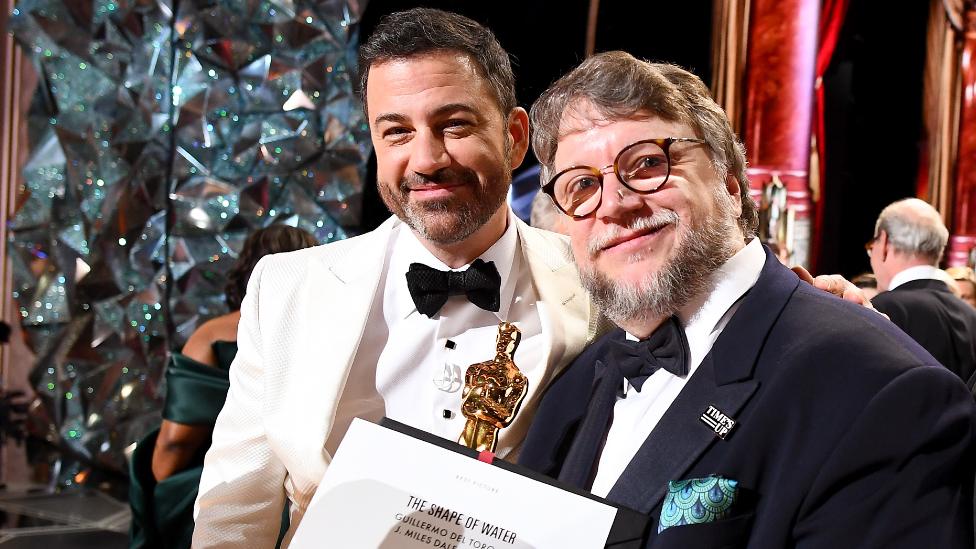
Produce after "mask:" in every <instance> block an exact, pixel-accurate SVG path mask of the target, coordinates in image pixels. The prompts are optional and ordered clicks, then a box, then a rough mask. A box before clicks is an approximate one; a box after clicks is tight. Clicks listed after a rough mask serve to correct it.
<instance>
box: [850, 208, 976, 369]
mask: <svg viewBox="0 0 976 549" xmlns="http://www.w3.org/2000/svg"><path fill="white" fill-rule="evenodd" d="M948 240H949V230H948V229H947V228H946V226H945V224H944V223H943V222H942V216H941V215H939V212H937V211H936V210H935V208H933V207H932V206H930V205H929V204H928V203H927V202H924V201H922V200H919V199H917V198H908V199H905V200H899V201H898V202H895V203H893V204H891V205H889V206H888V207H887V208H885V209H884V210H882V211H881V215H880V216H878V221H877V223H876V224H875V228H874V238H872V239H871V241H870V242H869V243H868V256H869V257H870V258H871V269H872V270H874V274H875V276H876V277H877V278H878V289H879V290H880V291H881V293H879V294H878V295H877V296H875V298H874V300H873V302H874V306H875V307H876V308H877V309H878V310H879V311H881V312H883V313H885V314H886V315H888V317H889V318H891V321H892V322H894V323H895V324H897V325H898V327H899V328H901V329H902V330H905V333H906V334H908V335H910V336H912V339H914V340H915V341H917V342H918V344H919V345H921V346H922V347H924V348H925V350H926V351H928V352H930V353H932V356H934V357H935V358H936V359H937V360H938V361H939V362H941V363H942V365H943V366H945V367H946V368H948V369H950V370H952V371H953V372H955V373H956V375H958V376H959V377H960V378H962V379H963V380H964V381H969V385H970V387H972V381H970V379H971V378H972V377H973V373H974V372H976V309H974V308H972V307H971V306H969V304H968V303H966V302H964V301H963V300H961V299H959V298H958V297H956V296H955V295H953V294H952V291H951V290H950V289H949V284H951V281H950V280H948V277H947V275H946V274H945V273H944V272H943V271H942V270H941V269H939V268H938V267H937V265H938V264H939V260H940V259H942V251H943V250H944V249H945V246H946V243H947V242H948ZM886 290H887V291H886Z"/></svg>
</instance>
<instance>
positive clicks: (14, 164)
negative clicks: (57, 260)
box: [0, 0, 37, 483]
mask: <svg viewBox="0 0 976 549" xmlns="http://www.w3.org/2000/svg"><path fill="white" fill-rule="evenodd" d="M14 4H15V2H14V0H0V319H3V320H4V321H5V322H7V323H8V324H10V326H11V328H12V330H13V333H12V334H11V338H10V344H9V345H0V387H2V388H3V389H5V390H23V391H25V392H26V393H27V394H31V388H30V383H29V382H28V379H27V374H28V372H29V371H30V368H31V366H32V365H33V363H34V356H33V353H32V352H31V351H30V349H29V348H28V347H27V345H26V344H25V343H24V341H23V339H22V337H21V331H20V315H19V314H18V309H17V305H16V303H15V302H14V299H13V277H12V273H11V268H10V261H9V258H8V255H7V237H8V236H9V235H8V231H7V221H8V220H9V219H10V218H11V217H12V216H13V214H14V212H15V211H16V208H17V205H18V198H19V197H21V175H20V174H21V168H22V167H23V165H24V163H25V162H26V160H27V154H28V150H27V147H28V144H27V111H28V108H29V106H30V101H31V95H32V94H33V90H34V87H35V85H36V83H37V77H36V76H35V73H34V70H33V67H31V65H30V63H29V62H28V61H27V59H26V58H25V57H24V56H23V55H22V54H21V52H20V49H19V48H18V47H17V46H16V45H15V44H14V40H13V36H12V35H11V34H10V33H8V32H7V31H6V29H7V21H8V19H9V18H10V14H11V12H12V11H13V9H14ZM29 478H30V471H29V468H28V465H27V458H26V454H25V449H24V447H23V446H15V445H13V444H7V445H6V446H5V447H4V448H2V449H0V480H2V481H4V482H11V483H22V482H26V481H28V480H29Z"/></svg>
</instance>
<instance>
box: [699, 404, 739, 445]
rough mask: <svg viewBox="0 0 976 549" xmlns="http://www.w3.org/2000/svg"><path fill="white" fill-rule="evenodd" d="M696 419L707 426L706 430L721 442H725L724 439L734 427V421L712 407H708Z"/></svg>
mask: <svg viewBox="0 0 976 549" xmlns="http://www.w3.org/2000/svg"><path fill="white" fill-rule="evenodd" d="M698 419H700V420H701V422H702V423H704V424H705V425H707V426H708V428H709V429H711V430H712V432H714V433H715V436H717V437H718V438H720V439H722V440H725V437H727V436H728V435H729V432H730V431H732V428H733V427H735V420H734V419H732V418H730V417H729V416H727V415H725V413H723V412H722V411H720V410H719V409H718V408H716V407H714V406H709V407H708V409H707V410H705V412H704V413H703V414H702V415H701V417H700V418H698Z"/></svg>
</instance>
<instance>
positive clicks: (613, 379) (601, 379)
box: [559, 360, 624, 490]
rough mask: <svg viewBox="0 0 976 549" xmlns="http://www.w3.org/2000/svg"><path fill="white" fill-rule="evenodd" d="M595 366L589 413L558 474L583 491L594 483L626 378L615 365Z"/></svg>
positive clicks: (564, 480)
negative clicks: (597, 465)
mask: <svg viewBox="0 0 976 549" xmlns="http://www.w3.org/2000/svg"><path fill="white" fill-rule="evenodd" d="M593 367H594V368H595V369H596V376H595V378H594V380H593V390H592V394H591V395H590V399H589V405H588V406H587V409H586V415H585V416H584V419H583V422H582V425H580V428H579V432H577V433H576V437H575V438H574V440H573V444H572V446H571V447H570V449H569V452H567V454H566V461H565V463H564V464H563V468H562V470H561V471H560V473H559V480H561V481H563V482H565V483H567V484H571V485H573V486H576V487H578V488H582V489H584V490H586V489H589V488H590V486H592V484H593V474H594V473H595V471H596V467H595V465H596V462H597V459H598V458H599V455H600V451H601V450H602V449H603V443H604V442H605V441H606V438H607V430H608V429H609V428H610V419H611V418H612V417H613V405H614V403H616V402H617V394H618V392H619V391H620V389H621V388H622V387H623V381H624V380H623V376H622V375H621V374H620V370H618V369H617V368H616V367H614V366H607V365H606V364H604V363H603V362H601V361H599V360H598V361H597V362H596V364H594V366H593Z"/></svg>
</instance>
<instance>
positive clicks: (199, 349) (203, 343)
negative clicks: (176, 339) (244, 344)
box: [182, 311, 241, 366]
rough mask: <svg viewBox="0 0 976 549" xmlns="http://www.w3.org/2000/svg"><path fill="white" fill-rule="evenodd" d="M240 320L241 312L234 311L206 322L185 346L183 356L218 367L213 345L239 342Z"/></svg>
mask: <svg viewBox="0 0 976 549" xmlns="http://www.w3.org/2000/svg"><path fill="white" fill-rule="evenodd" d="M240 320H241V312H240V311H234V312H231V313H228V314H226V315H221V316H218V317H217V318H212V319H210V320H208V321H206V322H204V323H203V324H201V325H200V327H199V328H197V329H196V331H195V332H193V334H192V335H190V339H188V340H187V342H186V345H184V346H183V351H182V353H183V355H185V356H187V357H188V358H192V359H193V360H196V361H197V362H200V363H203V364H207V365H210V366H216V365H217V357H216V356H215V355H214V352H213V347H212V346H213V343H214V342H215V341H237V324H238V323H239V322H240Z"/></svg>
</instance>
